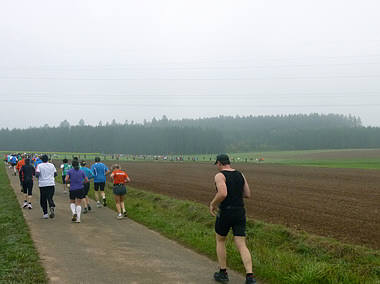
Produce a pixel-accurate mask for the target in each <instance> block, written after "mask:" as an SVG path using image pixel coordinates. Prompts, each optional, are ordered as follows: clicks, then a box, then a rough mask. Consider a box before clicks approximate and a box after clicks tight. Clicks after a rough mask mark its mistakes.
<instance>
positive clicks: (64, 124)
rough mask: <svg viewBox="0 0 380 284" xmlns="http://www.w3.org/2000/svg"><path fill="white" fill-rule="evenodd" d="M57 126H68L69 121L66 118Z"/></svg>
mask: <svg viewBox="0 0 380 284" xmlns="http://www.w3.org/2000/svg"><path fill="white" fill-rule="evenodd" d="M59 127H62V128H70V122H68V121H67V120H66V119H65V120H64V121H62V122H61V123H60V124H59Z"/></svg>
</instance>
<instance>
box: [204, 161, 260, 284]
mask: <svg viewBox="0 0 380 284" xmlns="http://www.w3.org/2000/svg"><path fill="white" fill-rule="evenodd" d="M215 165H216V166H217V168H218V170H219V173H217V174H216V175H215V186H216V195H215V197H214V199H213V200H212V201H211V202H210V213H211V215H213V216H216V221H215V232H216V254H217V256H218V262H219V266H220V270H219V271H218V272H215V274H214V279H215V280H216V281H218V282H222V283H226V282H228V280H229V279H228V274H227V257H226V246H225V243H226V237H227V235H228V232H229V230H230V228H232V232H233V234H234V241H235V244H236V247H237V249H238V250H239V253H240V256H241V259H242V261H243V264H244V267H245V271H246V273H247V274H246V283H256V280H255V278H254V276H253V273H252V258H251V254H250V252H249V250H248V248H247V245H246V242H245V225H246V216H245V209H244V201H243V198H250V197H251V191H250V189H249V185H248V183H247V180H246V179H245V177H244V175H243V174H242V173H240V172H239V171H237V170H235V169H233V168H231V163H230V159H229V157H228V156H227V155H226V154H220V155H218V156H217V157H216V162H215Z"/></svg>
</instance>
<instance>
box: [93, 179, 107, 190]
mask: <svg viewBox="0 0 380 284" xmlns="http://www.w3.org/2000/svg"><path fill="white" fill-rule="evenodd" d="M105 185H106V183H105V182H104V181H103V182H94V189H95V191H98V190H99V189H100V191H104V187H105Z"/></svg>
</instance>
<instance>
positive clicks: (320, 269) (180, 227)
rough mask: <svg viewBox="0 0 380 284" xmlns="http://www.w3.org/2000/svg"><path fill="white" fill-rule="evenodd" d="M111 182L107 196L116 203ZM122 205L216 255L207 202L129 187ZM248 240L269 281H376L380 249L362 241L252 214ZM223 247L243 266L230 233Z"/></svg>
mask: <svg viewBox="0 0 380 284" xmlns="http://www.w3.org/2000/svg"><path fill="white" fill-rule="evenodd" d="M111 186H112V185H110V184H108V185H107V187H106V194H107V200H108V204H109V207H111V208H113V209H115V203H114V201H113V198H112V196H113V194H112V189H111ZM90 196H91V197H92V198H94V192H93V190H91V191H90ZM126 207H127V210H128V214H129V216H130V218H131V219H133V220H135V221H137V222H139V223H141V224H144V225H145V226H147V227H149V228H151V229H153V230H155V231H158V232H160V233H161V234H163V235H165V236H166V237H168V238H170V239H173V240H176V241H178V242H180V243H182V244H184V245H185V246H187V247H189V248H192V249H194V250H196V251H198V252H200V253H202V254H205V255H207V256H208V257H210V258H211V259H213V260H216V252H215V235H214V221H215V220H214V218H213V217H212V216H211V215H210V214H209V212H208V208H207V207H206V206H204V205H202V204H199V203H195V202H190V201H183V200H177V199H173V198H169V197H167V196H164V195H159V194H154V193H151V192H147V191H142V190H138V189H134V188H131V187H128V193H127V195H126ZM115 216H116V215H115ZM247 244H248V247H249V249H250V251H251V252H252V258H253V266H254V270H255V272H256V274H257V275H258V278H259V279H262V280H267V281H268V282H270V283H350V284H352V283H380V252H379V251H376V250H371V249H369V248H366V247H361V246H354V245H348V244H343V243H340V242H338V241H336V240H333V239H328V238H323V237H318V236H313V235H309V234H307V233H304V232H297V231H292V230H291V229H288V228H286V227H284V226H280V225H272V224H266V223H263V222H259V221H254V220H248V222H247ZM227 253H228V266H229V267H230V268H232V269H234V270H237V271H240V272H244V270H243V269H244V268H243V265H242V263H241V260H240V256H239V253H238V251H237V250H236V249H235V246H234V245H233V239H232V237H231V236H229V238H228V242H227Z"/></svg>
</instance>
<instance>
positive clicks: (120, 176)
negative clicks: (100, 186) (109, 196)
mask: <svg viewBox="0 0 380 284" xmlns="http://www.w3.org/2000/svg"><path fill="white" fill-rule="evenodd" d="M111 178H112V180H113V194H114V197H115V203H116V209H117V213H118V214H117V217H116V218H117V219H122V218H123V216H124V217H127V211H126V210H125V205H124V195H125V194H126V193H127V188H126V187H125V184H127V183H128V182H130V181H131V179H130V178H129V176H128V175H127V173H126V172H125V171H122V170H121V169H120V166H119V165H117V164H116V165H113V166H112V174H111ZM121 212H123V214H122V213H121Z"/></svg>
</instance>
